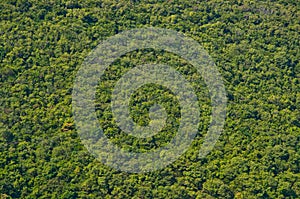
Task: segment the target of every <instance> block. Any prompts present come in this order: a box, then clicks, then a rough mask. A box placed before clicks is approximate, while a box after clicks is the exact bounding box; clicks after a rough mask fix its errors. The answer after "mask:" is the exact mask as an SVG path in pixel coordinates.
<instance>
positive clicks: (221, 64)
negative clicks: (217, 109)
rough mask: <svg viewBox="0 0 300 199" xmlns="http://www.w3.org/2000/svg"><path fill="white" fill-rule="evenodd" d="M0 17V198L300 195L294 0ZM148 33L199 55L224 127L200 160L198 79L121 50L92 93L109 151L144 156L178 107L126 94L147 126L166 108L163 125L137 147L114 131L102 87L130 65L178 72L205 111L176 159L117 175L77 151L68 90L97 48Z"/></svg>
mask: <svg viewBox="0 0 300 199" xmlns="http://www.w3.org/2000/svg"><path fill="white" fill-rule="evenodd" d="M0 10H1V14H0V85H1V86H0V96H1V100H0V104H1V106H0V107H1V109H0V111H1V112H0V118H1V119H0V154H1V156H0V165H1V167H0V194H1V198H37V197H40V198H299V197H300V144H299V143H300V82H299V81H300V63H299V59H300V53H299V47H300V34H299V32H300V2H299V1H297V0H278V1H271V0H268V1H251V0H245V1H243V0H235V1H223V0H215V1H196V0H184V1H177V0H168V1H162V0H149V1H139V0H131V1H125V0H121V1H110V0H67V1H65V0H56V1H54V0H51V1H49V0H2V1H1V2H0ZM149 26H154V27H161V28H168V29H173V30H176V31H179V32H182V33H184V34H186V35H187V36H190V37H192V38H193V39H195V40H196V41H198V42H199V43H200V44H201V45H203V47H204V48H205V50H207V51H208V52H209V54H210V55H211V57H212V58H213V59H214V61H215V63H216V65H217V67H218V69H219V71H220V73H221V74H222V76H223V79H224V82H225V86H226V90H227V93H228V109H227V119H226V125H225V128H224V131H223V133H222V135H221V136H220V138H219V141H218V142H217V144H216V145H215V148H214V150H213V151H212V152H211V153H210V154H209V155H208V156H206V157H205V158H202V159H199V158H198V157H197V154H198V150H199V148H200V146H201V143H202V139H201V138H202V137H203V136H202V135H204V134H205V132H206V130H207V126H208V124H209V116H210V111H211V110H210V102H209V96H208V94H207V89H206V88H205V84H203V81H202V79H201V78H200V76H199V74H196V72H195V70H193V68H192V67H191V66H190V65H189V64H187V63H186V62H185V61H184V60H182V59H181V58H180V57H176V56H175V55H173V54H170V53H166V52H161V51H155V50H151V49H147V50H140V51H135V52H132V53H128V54H126V55H125V56H123V57H121V58H120V59H118V60H117V61H115V62H114V64H113V65H112V66H111V68H110V69H109V70H107V71H106V73H105V74H106V75H105V77H104V78H103V79H104V81H103V82H102V84H100V85H99V92H98V93H97V96H98V97H97V99H98V100H97V102H96V109H97V113H98V117H99V121H100V123H101V124H102V125H103V128H104V129H105V134H106V135H107V136H108V137H110V138H111V139H112V140H113V141H114V142H115V143H116V144H119V145H120V146H122V147H124V148H126V149H128V150H151V149H152V148H155V147H159V146H162V145H164V144H165V143H167V142H168V140H169V139H170V138H171V137H172V136H174V135H173V133H174V132H175V131H176V125H178V117H179V115H178V109H180V107H178V102H177V101H176V99H174V98H173V97H172V93H171V92H170V91H169V90H167V89H165V88H161V87H157V86H155V85H152V86H151V85H149V86H145V87H143V88H141V89H139V90H138V91H137V92H136V93H135V96H133V99H132V105H133V106H132V108H131V113H132V117H133V118H134V120H135V121H136V122H137V123H139V124H142V125H143V124H147V122H149V118H148V117H147V107H149V106H150V105H151V104H153V103H157V102H158V103H162V104H163V103H165V106H166V107H167V108H166V109H167V112H168V113H169V114H170V115H171V117H170V118H169V122H168V125H169V126H167V128H166V129H165V130H164V132H163V133H162V134H158V135H157V136H156V137H154V138H152V139H148V140H136V139H135V138H132V137H126V135H124V134H122V132H120V131H119V130H118V128H117V127H116V125H115V124H114V123H113V121H112V116H111V113H110V110H109V102H110V100H109V97H110V91H111V89H112V87H113V84H114V83H115V82H116V81H117V79H118V78H120V77H121V76H122V74H124V72H125V71H126V70H128V69H129V68H131V67H134V66H135V65H136V64H140V63H148V62H157V63H167V64H169V65H172V66H174V67H175V68H176V69H177V70H178V71H181V72H184V73H185V74H188V75H187V79H189V80H190V81H191V82H193V85H194V86H195V90H197V95H198V97H199V99H201V104H202V106H201V109H202V110H201V111H202V112H203V113H204V114H203V116H202V120H201V121H202V122H201V125H200V126H199V130H200V132H199V135H198V136H197V137H196V140H195V142H194V143H193V146H191V148H190V149H189V150H188V152H187V153H185V154H184V155H183V156H182V157H181V158H180V159H178V160H177V161H176V162H174V163H173V164H171V165H169V166H168V167H166V168H165V169H163V170H160V171H155V172H150V173H145V174H128V173H124V172H120V171H116V170H114V169H111V168H109V167H107V166H105V165H103V164H102V163H100V162H99V161H97V160H96V159H95V158H94V157H93V156H92V155H90V154H89V153H88V151H87V150H86V148H85V147H84V146H83V144H82V143H81V141H80V138H79V136H78V135H77V132H76V129H75V124H74V121H73V119H72V110H71V101H72V98H71V94H72V86H73V81H74V78H75V75H76V72H77V71H78V69H79V67H80V66H81V63H82V62H83V60H84V58H85V57H86V56H87V55H88V53H89V52H90V51H91V50H92V49H93V48H94V47H95V46H96V45H97V44H98V43H99V42H100V41H102V40H104V39H106V38H108V37H109V36H112V35H115V34H116V33H119V32H121V31H124V30H129V29H132V28H138V27H149ZM149 93H150V94H149ZM153 99H156V101H155V100H153ZM151 100H152V101H151ZM170 104H172V106H171V107H170ZM168 107H169V108H168ZM124 136H125V137H124ZM124 140H125V141H124ZM146 143H148V144H146Z"/></svg>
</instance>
